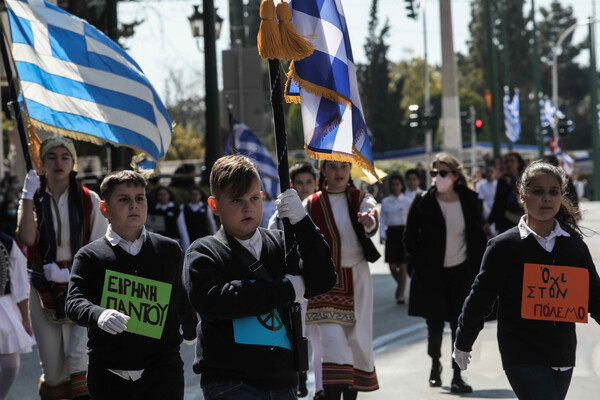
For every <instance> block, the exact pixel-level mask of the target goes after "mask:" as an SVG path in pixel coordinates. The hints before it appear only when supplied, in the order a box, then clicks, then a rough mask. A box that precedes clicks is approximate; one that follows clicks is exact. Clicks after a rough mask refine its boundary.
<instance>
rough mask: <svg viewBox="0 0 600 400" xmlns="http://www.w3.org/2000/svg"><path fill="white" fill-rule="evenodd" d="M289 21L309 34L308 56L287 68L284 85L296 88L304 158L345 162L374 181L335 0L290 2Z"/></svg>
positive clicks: (342, 21) (345, 33)
mask: <svg viewBox="0 0 600 400" xmlns="http://www.w3.org/2000/svg"><path fill="white" fill-rule="evenodd" d="M291 6H292V22H293V23H294V26H295V27H296V30H297V31H298V33H299V34H301V35H307V36H309V35H313V36H312V37H311V40H312V42H313V44H314V45H315V50H314V53H313V54H312V55H311V56H309V57H306V58H304V59H302V60H300V61H294V62H293V63H292V65H290V73H289V79H288V84H287V86H288V87H289V85H290V82H289V81H293V82H294V83H295V84H297V85H298V86H299V87H300V102H301V105H302V124H303V126H304V143H305V150H306V152H307V154H309V155H310V156H311V157H314V158H317V159H328V160H338V161H348V162H352V163H355V164H357V165H359V166H361V167H362V168H363V170H365V172H366V173H367V174H368V175H371V176H373V177H376V176H377V174H376V172H375V169H374V167H373V155H372V153H371V139H370V138H369V135H368V132H367V125H366V123H365V119H364V117H363V110H362V105H361V102H360V97H359V94H358V87H357V84H356V69H355V66H354V58H353V56H352V48H351V46H350V37H349V35H348V27H347V25H346V18H345V16H344V10H343V8H342V3H341V1H340V0H293V1H292V3H291Z"/></svg>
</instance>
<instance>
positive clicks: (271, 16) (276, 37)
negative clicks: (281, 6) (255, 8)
mask: <svg viewBox="0 0 600 400" xmlns="http://www.w3.org/2000/svg"><path fill="white" fill-rule="evenodd" d="M275 15H276V11H275V3H274V2H273V0H263V1H262V3H260V18H261V21H260V28H259V29H258V35H257V37H256V42H257V46H258V54H259V55H260V56H261V57H262V58H267V59H281V58H283V56H284V53H285V51H284V49H283V44H282V43H281V35H280V33H279V25H278V24H277V20H276V19H275Z"/></svg>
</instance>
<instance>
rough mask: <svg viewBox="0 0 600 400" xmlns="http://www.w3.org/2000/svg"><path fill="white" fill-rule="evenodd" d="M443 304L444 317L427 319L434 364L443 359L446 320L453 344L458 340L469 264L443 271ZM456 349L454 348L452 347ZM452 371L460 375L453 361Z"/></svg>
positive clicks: (429, 347)
mask: <svg viewBox="0 0 600 400" xmlns="http://www.w3.org/2000/svg"><path fill="white" fill-rule="evenodd" d="M441 281H442V285H443V286H442V292H441V299H442V304H440V305H439V307H440V308H442V309H443V312H442V313H440V314H441V315H445V316H446V318H444V317H439V318H427V319H426V320H425V322H426V323H427V354H428V355H429V356H430V357H431V359H432V360H433V362H434V363H437V362H439V359H440V358H441V357H442V336H443V334H444V325H445V321H446V320H448V319H449V320H450V329H451V330H452V343H453V344H454V341H455V340H456V328H458V316H459V315H460V313H461V310H462V305H463V303H464V301H465V299H466V297H467V295H468V294H469V289H470V287H469V282H468V276H467V263H466V262H464V263H462V264H460V265H457V266H455V267H449V268H443V269H442V280H441ZM451 347H452V348H454V346H451ZM452 369H454V372H456V373H458V374H460V368H459V366H458V365H457V364H456V363H455V362H454V360H452Z"/></svg>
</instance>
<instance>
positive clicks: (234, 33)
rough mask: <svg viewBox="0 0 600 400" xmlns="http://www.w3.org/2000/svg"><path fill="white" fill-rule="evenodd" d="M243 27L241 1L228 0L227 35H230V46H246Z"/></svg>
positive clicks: (242, 4)
mask: <svg viewBox="0 0 600 400" xmlns="http://www.w3.org/2000/svg"><path fill="white" fill-rule="evenodd" d="M245 28H246V27H245V25H244V3H243V1H242V0H229V35H230V36H231V47H245V46H246V29H245Z"/></svg>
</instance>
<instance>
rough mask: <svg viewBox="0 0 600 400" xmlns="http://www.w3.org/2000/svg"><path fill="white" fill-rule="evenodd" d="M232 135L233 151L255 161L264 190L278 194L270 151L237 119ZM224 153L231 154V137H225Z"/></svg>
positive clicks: (277, 179)
mask: <svg viewBox="0 0 600 400" xmlns="http://www.w3.org/2000/svg"><path fill="white" fill-rule="evenodd" d="M233 136H234V137H235V151H236V153H238V154H243V155H245V156H247V157H249V158H251V159H253V160H254V162H256V166H257V168H258V171H259V172H260V175H261V180H262V183H263V186H264V189H265V192H267V193H269V194H270V195H271V196H273V198H277V196H278V195H279V173H278V172H277V167H276V166H275V163H274V162H273V159H272V158H271V153H269V151H268V150H267V148H266V147H265V146H263V144H262V143H261V141H260V140H259V139H258V138H257V137H256V135H255V134H254V133H252V131H251V130H250V128H248V127H247V126H246V125H245V124H243V123H241V122H240V121H238V120H237V119H234V120H233ZM225 154H231V138H230V137H228V138H227V142H226V143H225Z"/></svg>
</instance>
